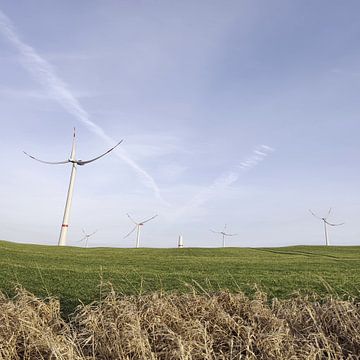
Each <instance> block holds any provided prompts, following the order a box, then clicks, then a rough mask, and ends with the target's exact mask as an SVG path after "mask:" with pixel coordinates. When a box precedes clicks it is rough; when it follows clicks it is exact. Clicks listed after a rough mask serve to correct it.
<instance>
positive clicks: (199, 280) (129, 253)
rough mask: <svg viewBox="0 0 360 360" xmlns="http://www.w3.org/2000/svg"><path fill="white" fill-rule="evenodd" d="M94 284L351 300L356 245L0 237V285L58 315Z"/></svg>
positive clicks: (357, 277) (89, 294) (93, 291)
mask: <svg viewBox="0 0 360 360" xmlns="http://www.w3.org/2000/svg"><path fill="white" fill-rule="evenodd" d="M100 282H103V283H105V282H111V283H112V284H113V286H114V288H115V290H116V291H117V292H120V293H124V294H139V293H142V292H148V291H153V290H161V289H162V290H164V291H169V290H170V291H173V290H176V291H180V292H183V291H189V286H188V284H190V285H193V286H195V287H196V288H198V289H199V288H203V289H204V290H205V291H216V290H218V289H225V288H227V289H229V290H231V291H237V290H239V289H241V290H243V291H245V293H248V294H249V293H250V294H251V292H252V291H253V289H254V285H255V284H256V285H258V286H259V287H260V288H261V289H262V290H264V291H265V292H266V293H267V294H268V295H269V296H271V297H279V298H286V297H288V296H289V295H290V294H291V293H293V292H294V291H298V290H300V291H301V292H305V293H306V292H317V293H318V294H320V295H321V294H328V293H329V292H333V293H336V294H337V295H340V296H347V295H350V296H353V297H356V298H359V289H360V247H354V246H352V247H332V246H331V247H326V248H325V247H322V246H295V247H284V248H257V249H250V248H225V249H203V248H185V249H117V248H93V249H91V248H90V249H84V248H75V247H57V246H41V245H24V244H15V243H11V242H5V241H0V290H2V291H3V292H6V293H8V294H10V295H11V293H12V291H13V289H14V286H15V285H16V284H21V285H22V286H23V287H25V288H26V289H27V290H29V291H31V292H33V293H34V294H36V295H38V296H47V295H52V296H57V297H58V298H60V300H61V303H62V306H63V307H64V308H63V310H64V311H65V313H68V312H69V311H71V310H72V309H73V308H74V306H76V305H77V304H78V303H79V300H81V301H83V302H85V303H87V302H90V301H92V300H96V299H99V297H100V291H101V289H100V286H99V284H100Z"/></svg>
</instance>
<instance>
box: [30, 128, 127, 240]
mask: <svg viewBox="0 0 360 360" xmlns="http://www.w3.org/2000/svg"><path fill="white" fill-rule="evenodd" d="M75 140H76V137H75V128H74V135H73V142H72V148H71V154H70V158H69V159H68V160H64V161H58V162H50V161H43V160H40V159H37V158H36V157H34V156H32V155H29V154H28V153H26V152H25V151H24V154H25V155H27V156H29V157H31V158H32V159H34V160H36V161H40V162H41V163H44V164H50V165H59V164H68V163H70V164H72V165H71V175H70V184H69V190H68V193H67V197H66V205H65V210H64V217H63V222H62V225H61V230H60V237H59V242H58V245H59V246H65V245H66V237H67V231H68V228H69V216H70V208H71V202H72V196H73V191H74V182H75V175H76V166H77V165H80V166H83V165H86V164H89V163H91V162H93V161H95V160H98V159H100V158H102V157H103V156H105V155H107V154H108V153H109V152H111V151H113V150H114V149H115V148H116V147H117V146H119V145H120V144H121V143H122V142H123V140H121V141H119V142H118V143H117V144H116V145H115V146H114V147H112V148H111V149H109V150H108V151H106V152H105V153H103V154H101V155H99V156H97V157H95V158H93V159H90V160H85V161H84V160H76V156H75V142H76V141H75Z"/></svg>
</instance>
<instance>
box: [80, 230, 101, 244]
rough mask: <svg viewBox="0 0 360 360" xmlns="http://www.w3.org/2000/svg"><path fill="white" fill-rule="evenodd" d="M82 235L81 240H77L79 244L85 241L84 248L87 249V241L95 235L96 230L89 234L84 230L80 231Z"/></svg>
mask: <svg viewBox="0 0 360 360" xmlns="http://www.w3.org/2000/svg"><path fill="white" fill-rule="evenodd" d="M82 232H83V234H84V235H85V236H84V237H83V238H82V239H81V240H79V242H81V241H84V240H85V247H86V248H87V247H88V241H89V237H90V236H93V235H94V234H95V233H97V230H95V231H94V232H92V233H91V234H88V233H86V231H85V229H82Z"/></svg>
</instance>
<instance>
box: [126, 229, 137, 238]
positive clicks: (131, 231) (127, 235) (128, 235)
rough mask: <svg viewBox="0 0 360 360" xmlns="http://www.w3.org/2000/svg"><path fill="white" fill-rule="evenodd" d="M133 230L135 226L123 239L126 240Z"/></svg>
mask: <svg viewBox="0 0 360 360" xmlns="http://www.w3.org/2000/svg"><path fill="white" fill-rule="evenodd" d="M135 230H136V226H135V227H134V228H133V229H132V230H131V231H130V232H129V233H128V234H127V235H125V236H124V237H123V239H126V238H127V237H128V236H130V235H131V234H132V233H133V232H134V231H135Z"/></svg>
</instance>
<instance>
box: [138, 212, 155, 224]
mask: <svg viewBox="0 0 360 360" xmlns="http://www.w3.org/2000/svg"><path fill="white" fill-rule="evenodd" d="M157 216H158V215H157V214H156V215H154V216H152V217H151V218H150V219H147V220H144V221H142V222H141V223H142V224H145V223H147V222H148V221H150V220H152V219H155V218H156V217H157Z"/></svg>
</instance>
